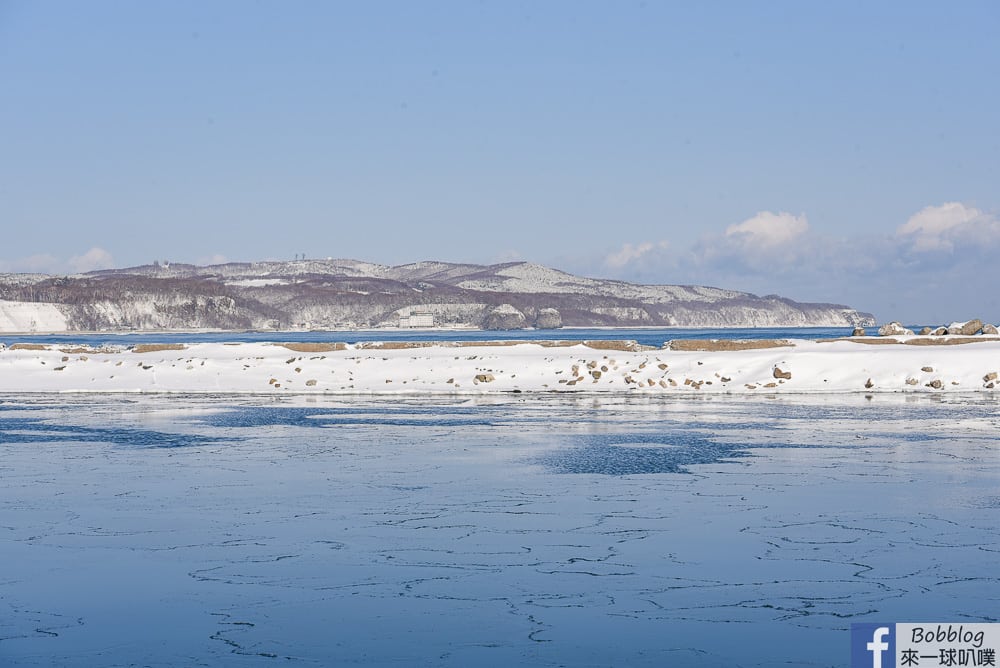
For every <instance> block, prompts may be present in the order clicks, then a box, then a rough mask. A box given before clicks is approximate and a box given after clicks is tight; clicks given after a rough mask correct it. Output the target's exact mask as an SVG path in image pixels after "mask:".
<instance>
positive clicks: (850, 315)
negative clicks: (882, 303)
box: [0, 259, 875, 331]
mask: <svg viewBox="0 0 1000 668" xmlns="http://www.w3.org/2000/svg"><path fill="white" fill-rule="evenodd" d="M2 303H7V304H15V303H16V304H22V305H27V306H19V307H18V308H19V309H20V311H18V313H17V314H16V317H14V316H11V317H8V318H6V320H5V318H4V316H3V314H2V313H0V331H88V330H100V331H130V330H139V331H149V330H169V329H174V330H184V329H222V330H245V329H263V330H274V331H280V330H308V329H313V330H336V329H367V328H371V327H378V328H384V327H397V326H403V327H406V326H414V325H413V322H414V320H413V319H412V318H411V316H412V315H413V314H417V316H418V317H417V319H416V321H417V322H420V323H425V322H427V323H432V324H433V326H437V327H478V328H482V329H521V328H525V327H535V328H540V329H556V328H559V327H560V326H575V327H610V326H616V327H636V326H645V327H810V326H811V327H837V326H845V327H858V326H870V325H874V324H875V320H874V317H873V316H872V315H871V314H868V313H862V312H859V311H857V310H855V309H852V308H849V307H847V306H844V305H841V304H826V303H808V302H795V301H793V300H790V299H785V298H782V297H779V296H777V295H765V296H763V297H760V296H757V295H754V294H751V293H747V292H740V291H736V290H724V289H720V288H714V287H707V286H692V285H637V284H632V283H627V282H624V281H618V280H607V279H598V278H588V277H583V276H574V275H572V274H568V273H566V272H563V271H559V270H557V269H551V268H549V267H544V266H542V265H538V264H532V263H528V262H507V263H502V264H495V265H475V264H452V263H445V262H433V261H428V262H417V263H413V264H407V265H400V266H395V267H390V266H387V265H380V264H375V263H370V262H361V261H357V260H339V259H328V260H296V261H294V262H277V261H274V262H248V263H228V264H221V265H212V266H208V267H198V266H194V265H187V264H171V263H163V264H160V263H156V264H153V265H145V266H140V267H131V268H126V269H114V270H102V271H95V272H90V273H87V274H79V275H74V276H64V277H58V276H30V277H24V276H18V275H0V309H8V310H10V309H13V307H8V306H2ZM32 305H35V306H32ZM32 309H35V310H37V313H33V312H32ZM48 322H51V324H50V325H46V323H48ZM421 326H422V325H421Z"/></svg>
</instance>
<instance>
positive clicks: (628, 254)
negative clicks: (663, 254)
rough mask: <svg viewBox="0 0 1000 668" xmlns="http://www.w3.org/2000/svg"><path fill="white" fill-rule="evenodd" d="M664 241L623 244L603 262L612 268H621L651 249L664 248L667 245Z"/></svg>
mask: <svg viewBox="0 0 1000 668" xmlns="http://www.w3.org/2000/svg"><path fill="white" fill-rule="evenodd" d="M668 245H669V244H668V243H667V242H666V241H661V242H659V243H656V244H654V243H653V242H651V241H643V242H641V243H638V244H636V245H635V246H633V245H632V244H629V243H627V244H625V245H624V246H622V247H621V248H620V249H619V250H617V251H615V252H614V253H611V254H610V255H608V256H607V257H606V258H604V264H605V265H607V266H608V267H611V268H612V269H621V268H622V267H625V266H627V265H629V264H631V263H633V262H635V261H636V260H638V259H640V258H641V257H643V256H644V255H647V254H648V253H649V252H650V251H652V250H654V249H655V250H666V248H667V247H668Z"/></svg>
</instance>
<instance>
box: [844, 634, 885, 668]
mask: <svg viewBox="0 0 1000 668" xmlns="http://www.w3.org/2000/svg"><path fill="white" fill-rule="evenodd" d="M895 665H896V625H895V624H851V668H894V667H895Z"/></svg>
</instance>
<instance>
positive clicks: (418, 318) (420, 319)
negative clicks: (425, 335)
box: [399, 311, 434, 328]
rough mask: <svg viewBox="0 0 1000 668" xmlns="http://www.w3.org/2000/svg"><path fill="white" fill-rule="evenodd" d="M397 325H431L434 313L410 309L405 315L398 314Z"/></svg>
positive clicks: (403, 326) (407, 326)
mask: <svg viewBox="0 0 1000 668" xmlns="http://www.w3.org/2000/svg"><path fill="white" fill-rule="evenodd" d="M399 326H400V327H401V328H415V327H433V326H434V314H433V313H431V312H430V311H410V312H409V314H407V315H400V316H399Z"/></svg>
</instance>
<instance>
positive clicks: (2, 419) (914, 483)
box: [0, 396, 1000, 666]
mask: <svg viewBox="0 0 1000 668" xmlns="http://www.w3.org/2000/svg"><path fill="white" fill-rule="evenodd" d="M998 414H1000V412H998V408H997V403H996V402H995V401H992V400H988V399H986V400H962V399H948V400H944V401H942V400H940V399H931V398H927V399H926V400H924V399H921V400H918V401H913V399H912V398H898V397H881V396H879V397H875V398H874V399H873V400H866V399H865V398H864V397H840V398H833V397H826V398H824V397H800V398H793V397H781V398H742V397H741V398H726V397H717V398H710V399H704V398H698V399H692V400H681V401H678V400H676V399H671V400H669V401H666V400H656V399H646V398H627V397H623V398H614V397H608V398H604V397H602V398H579V397H534V396H532V397H521V398H502V397H488V398H477V399H474V400H467V399H462V400H459V399H449V398H424V399H420V398H414V397H408V398H404V399H391V400H390V399H385V400H369V399H355V400H349V399H348V400H345V399H327V398H315V397H299V398H289V399H282V400H272V399H263V398H253V397H250V398H247V397H233V396H218V397H150V398H146V397H140V398H138V399H135V398H132V399H121V398H114V397H87V398H81V397H69V398H63V397H60V398H58V400H55V401H54V400H53V399H52V398H51V397H34V398H32V397H28V398H26V399H24V400H23V401H11V400H7V401H5V402H0V480H2V485H0V563H2V564H3V565H4V569H3V573H2V575H0V664H2V665H27V666H49V665H64V666H92V665H163V666H167V665H236V666H243V665H246V666H251V665H253V666H256V665H273V664H274V663H275V661H280V662H282V663H287V662H289V661H294V662H295V663H296V664H301V665H315V666H326V665H344V664H363V665H447V666H467V665H539V666H549V665H552V666H556V665H649V666H664V665H678V666H733V665H740V666H773V665H779V664H782V665H796V666H842V665H844V663H845V660H846V656H847V650H846V647H847V643H848V638H849V631H848V629H849V625H850V623H851V622H852V621H866V620H882V621H887V620H889V621H895V620H898V621H905V620H912V619H933V620H957V621H973V620H979V621H993V620H992V619H991V615H995V609H996V600H997V598H998V596H1000V583H998V580H997V575H996V568H995V564H996V562H995V560H994V559H993V557H994V556H995V555H996V553H997V551H998V550H997V548H996V547H995V546H996V545H998V544H1000V535H998V534H1000V529H998V528H997V527H1000V521H998V520H1000V516H998V514H997V513H998V512H1000V504H998V503H997V493H996V483H997V480H998V473H1000V461H998V457H997V442H996V439H995V436H994V434H995V433H996V429H997V426H998V422H1000V418H998ZM182 446H183V447H182Z"/></svg>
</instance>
